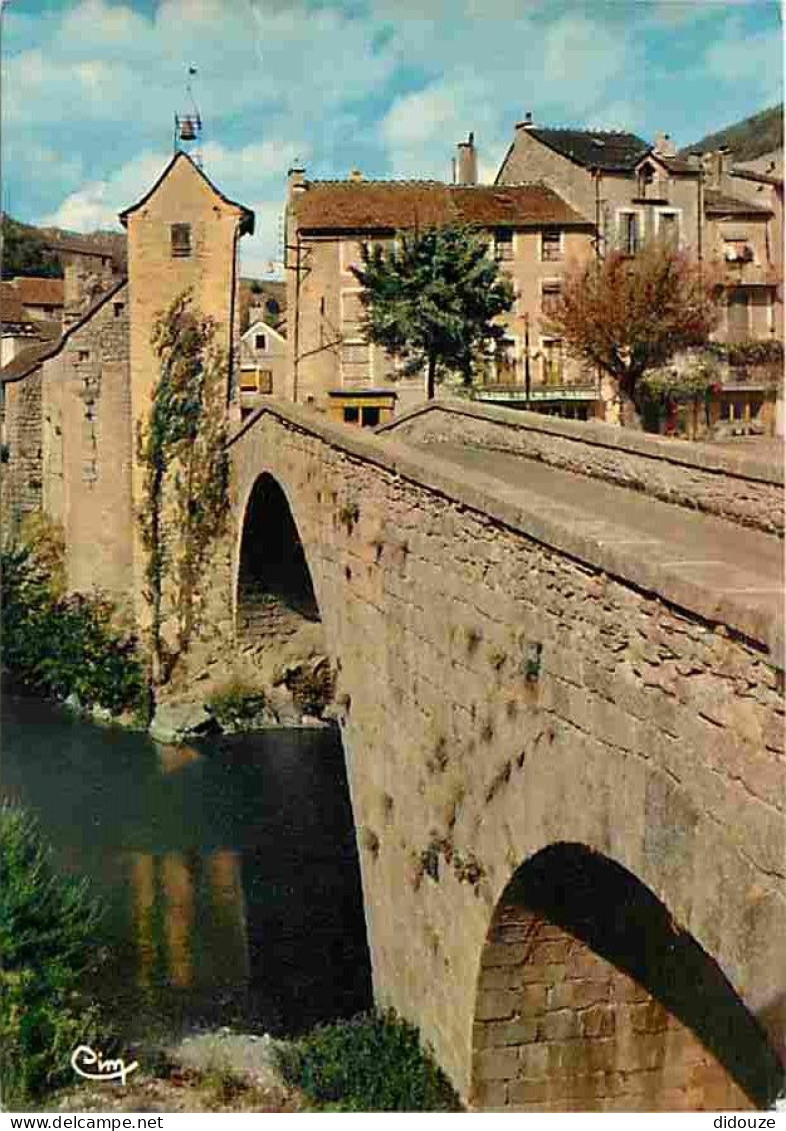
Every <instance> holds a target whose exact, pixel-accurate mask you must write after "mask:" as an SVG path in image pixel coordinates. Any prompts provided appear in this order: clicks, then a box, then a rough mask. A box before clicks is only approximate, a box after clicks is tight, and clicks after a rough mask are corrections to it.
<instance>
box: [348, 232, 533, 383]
mask: <svg viewBox="0 0 786 1131" xmlns="http://www.w3.org/2000/svg"><path fill="white" fill-rule="evenodd" d="M362 263H363V265H362V267H356V268H353V273H354V275H355V277H356V278H357V280H358V282H359V283H360V284H361V285H362V287H363V293H362V295H361V300H362V302H363V306H364V308H365V317H364V320H363V327H364V332H365V335H366V338H367V339H368V341H370V342H375V343H377V344H378V345H382V346H384V347H385V349H387V350H388V352H389V353H391V354H393V355H394V356H396V357H398V358H400V359H402V360H403V362H404V364H403V367H402V373H403V374H405V375H406V374H409V375H412V374H415V373H420V372H424V371H425V374H426V397H427V398H428V399H432V398H433V396H434V392H435V386H436V382H437V380H439V379H440V378H442V377H443V376H445V375H446V374H448V373H455V372H458V373H460V374H461V375H462V377H463V379H464V381H465V383H467V384H469V382H470V381H471V380H472V373H473V369H474V368H475V366H476V364H477V361H478V358H479V357H481V356H482V355H483V353H484V351H485V347H486V346H487V344H488V343H490V342H493V341H496V340H497V339H499V338H501V337H502V336H503V334H504V329H503V327H502V326H500V325H498V324H495V323H494V322H493V319H494V318H496V317H497V315H499V314H502V313H504V312H505V311H506V310H510V308H511V306H512V305H513V287H512V285H511V283H510V281H509V280H508V279H506V278H505V277H504V276H502V275H500V274H499V269H498V265H497V264H496V263H495V261H494V260H493V259H491V258H490V257H489V254H488V243H487V240H486V239H485V238H484V237H483V236H482V235H480V234H479V233H476V232H474V231H472V230H471V229H468V228H464V227H458V226H452V227H444V228H428V229H426V230H424V231H422V232H418V231H416V232H413V233H405V234H402V235H400V236H399V238H398V240H397V242H396V244H395V246H392V247H380V246H372V247H369V245H368V244H364V245H363V247H362Z"/></svg>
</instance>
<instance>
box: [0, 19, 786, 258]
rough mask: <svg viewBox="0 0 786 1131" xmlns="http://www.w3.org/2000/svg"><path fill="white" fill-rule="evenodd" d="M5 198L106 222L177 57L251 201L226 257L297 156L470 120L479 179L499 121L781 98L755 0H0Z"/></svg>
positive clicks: (54, 216)
mask: <svg viewBox="0 0 786 1131" xmlns="http://www.w3.org/2000/svg"><path fill="white" fill-rule="evenodd" d="M6 4H7V6H6V7H5V10H4V13H3V28H2V95H3V98H2V128H3V133H2V157H3V169H2V175H3V204H4V206H5V207H7V208H8V209H9V210H10V211H11V213H12V214H13V215H15V216H17V217H19V218H20V219H24V220H29V221H33V222H38V223H41V222H46V223H58V224H62V225H63V226H66V227H70V228H75V229H78V230H89V229H91V228H94V227H97V226H111V225H113V224H116V214H117V212H118V211H119V210H120V209H121V208H123V207H125V206H127V205H128V204H130V203H132V202H133V201H134V200H135V199H137V198H138V197H139V196H141V195H142V194H143V193H144V191H145V190H146V189H147V188H148V187H149V185H150V184H151V183H152V181H153V180H154V179H155V177H156V176H157V175H158V173H159V172H160V170H161V168H162V167H163V165H164V164H165V162H166V161H167V160H168V157H169V155H170V154H171V147H172V116H173V113H174V112H175V111H177V110H182V109H183V108H187V100H186V98H185V74H186V70H187V68H188V66H189V64H194V65H195V66H196V67H197V68H198V74H197V76H196V78H195V80H194V93H195V95H196V99H197V102H198V104H199V107H200V110H201V112H202V115H203V118H204V120H205V123H206V132H205V138H204V145H203V155H204V166H205V171H206V172H207V173H208V175H209V176H210V177H211V178H212V179H213V180H215V182H216V183H217V184H218V185H219V187H220V188H221V189H223V190H224V191H225V192H227V193H228V194H229V195H231V196H233V197H234V198H235V199H237V200H240V201H242V202H243V203H244V204H246V205H248V206H249V207H251V208H253V209H254V210H255V211H256V213H257V229H258V234H257V235H256V236H255V237H254V238H253V239H251V240H248V239H244V240H243V241H242V245H241V246H242V247H243V250H242V257H243V269H244V271H246V272H247V273H251V272H259V273H262V272H264V270H265V267H266V264H267V262H268V261H269V260H271V259H276V258H278V255H279V234H278V232H279V223H278V218H279V215H280V212H281V209H282V206H283V202H284V195H285V181H286V171H287V168H288V167H289V165H290V164H291V163H292V162H293V160H294V159H295V158H300V159H301V160H302V161H304V162H305V164H306V168H307V173H308V175H309V176H313V177H343V176H346V175H347V174H348V172H349V171H350V169H351V168H352V167H353V166H355V165H357V166H359V167H360V168H361V169H362V170H363V172H364V174H365V175H367V176H373V177H437V178H442V179H447V178H448V177H449V175H450V161H451V157H452V156H453V153H454V152H455V149H454V147H455V143H456V142H458V141H460V140H461V139H462V138H464V137H466V135H467V133H468V131H469V130H474V132H475V137H476V142H477V144H478V147H479V156H480V167H481V175H482V176H484V177H485V178H489V179H490V178H492V177H493V175H494V173H495V172H496V168H497V167H498V165H499V162H500V160H501V158H502V156H503V155H504V153H505V150H506V148H507V145H508V143H509V141H510V139H511V136H512V131H513V127H514V124H515V122H516V121H517V120H519V119H520V118H521V117H523V114H524V112H525V111H527V110H530V111H531V112H532V114H533V116H534V118H535V120H536V121H537V122H538V123H539V124H542V125H586V126H593V127H597V128H604V127H605V128H608V129H612V128H616V129H620V128H624V129H630V130H633V131H635V132H637V133H639V134H641V136H643V137H645V138H648V139H649V138H652V137H653V136H654V134H655V133H656V132H657V131H659V130H662V131H665V132H668V133H670V134H671V136H672V137H673V138H674V139H675V141H676V142H677V143H678V144H679V145H683V144H687V143H689V142H691V141H695V140H697V139H698V138H699V137H700V136H702V135H703V134H705V133H707V132H709V131H711V130H715V129H718V128H720V127H722V126H724V125H727V124H729V123H730V122H733V121H736V120H738V119H739V118H742V117H745V116H747V115H749V114H752V113H755V112H756V111H758V110H761V109H764V108H765V107H766V106H769V105H772V104H773V103H775V102H777V101H779V100H780V99H781V98H782V82H783V63H782V33H781V20H780V7H779V4H778V3H777V2H773V0H723V2H719V3H718V2H715V0H688V2H683V0H588V2H586V3H580V2H576V0H346V2H343V3H341V2H340V0H319V2H315V0H6Z"/></svg>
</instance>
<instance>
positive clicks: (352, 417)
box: [344, 405, 360, 424]
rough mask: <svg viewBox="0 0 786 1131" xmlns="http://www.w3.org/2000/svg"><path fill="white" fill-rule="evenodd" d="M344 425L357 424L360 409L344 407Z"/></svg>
mask: <svg viewBox="0 0 786 1131" xmlns="http://www.w3.org/2000/svg"><path fill="white" fill-rule="evenodd" d="M344 423H345V424H359V423H360V409H359V408H355V406H354V405H346V406H345V408H344Z"/></svg>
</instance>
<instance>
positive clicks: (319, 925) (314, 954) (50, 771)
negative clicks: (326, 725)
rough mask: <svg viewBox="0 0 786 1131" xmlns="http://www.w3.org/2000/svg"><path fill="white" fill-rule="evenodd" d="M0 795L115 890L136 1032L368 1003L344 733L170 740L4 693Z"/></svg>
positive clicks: (299, 1020)
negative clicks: (177, 743)
mask: <svg viewBox="0 0 786 1131" xmlns="http://www.w3.org/2000/svg"><path fill="white" fill-rule="evenodd" d="M0 797H2V798H5V799H9V800H12V801H14V802H20V803H22V804H24V805H25V806H26V807H27V808H29V809H30V810H32V811H33V812H34V813H35V814H36V815H37V816H38V817H39V819H40V821H41V824H42V826H43V828H44V830H45V832H46V834H47V836H48V838H49V840H50V842H51V843H52V845H53V846H54V849H55V858H56V861H57V863H58V866H59V867H61V868H62V869H63V870H64V871H68V872H72V873H76V874H81V875H86V876H88V877H89V878H90V879H91V881H92V883H93V887H94V888H95V890H96V891H97V892H98V894H100V895H101V897H102V898H103V900H104V902H105V904H106V908H107V912H106V916H105V920H104V925H103V928H102V938H100V939H96V945H104V946H107V947H108V948H109V961H108V963H107V964H106V966H105V968H104V973H103V975H102V977H101V984H100V987H99V989H100V995H101V996H103V997H104V998H105V999H106V1000H108V1001H109V1002H110V1003H111V1006H112V1013H113V1015H114V1016H115V1017H116V1018H117V1020H118V1021H119V1022H121V1023H122V1025H123V1028H124V1030H125V1032H126V1033H129V1031H131V1032H136V1033H138V1035H140V1036H141V1035H143V1033H146V1032H147V1033H149V1030H150V1028H151V1026H153V1027H154V1028H156V1029H160V1030H162V1031H163V1032H164V1033H167V1034H173V1033H180V1032H183V1031H185V1030H188V1029H190V1028H192V1027H194V1026H199V1025H203V1024H205V1025H230V1024H231V1025H236V1026H244V1027H246V1028H249V1029H252V1030H259V1031H266V1032H271V1033H273V1034H276V1035H283V1034H293V1033H297V1032H301V1031H303V1030H304V1029H306V1028H308V1027H310V1026H311V1025H313V1024H314V1023H315V1022H317V1021H320V1020H327V1019H330V1018H333V1017H337V1016H348V1015H350V1014H352V1013H353V1012H356V1011H357V1010H360V1009H364V1008H367V1007H368V1006H369V1005H370V1002H371V987H370V972H369V960H368V951H367V947H366V937H365V924H364V919H363V908H362V898H361V890H360V876H359V869H358V861H357V851H356V843H355V836H354V831H353V824H352V812H351V808H350V801H349V794H348V789H347V782H346V773H345V769H344V756H343V751H342V749H341V741H340V738H339V736H338V734H337V733H336V732H334V731H329V730H300V731H286V730H276V731H267V732H264V733H261V734H256V735H253V736H250V735H248V736H243V737H236V738H231V739H229V738H224V739H216V740H211V741H210V742H201V743H199V744H195V745H194V746H185V747H161V746H157V745H156V744H155V743H153V742H152V741H151V740H150V739H149V738H148V737H147V736H146V735H143V734H134V733H130V732H126V731H122V730H120V729H116V728H103V727H98V726H94V725H92V724H89V723H85V722H83V721H80V720H75V719H72V718H70V717H68V716H67V715H65V714H64V713H63V712H62V711H60V710H59V709H58V708H57V707H55V706H52V705H49V704H46V703H41V702H39V701H34V700H30V699H25V698H22V697H18V696H14V695H12V694H5V695H3V700H2V759H1V760H0Z"/></svg>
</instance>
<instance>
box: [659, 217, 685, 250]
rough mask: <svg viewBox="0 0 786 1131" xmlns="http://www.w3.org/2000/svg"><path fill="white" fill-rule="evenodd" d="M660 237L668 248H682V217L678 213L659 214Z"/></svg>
mask: <svg viewBox="0 0 786 1131" xmlns="http://www.w3.org/2000/svg"><path fill="white" fill-rule="evenodd" d="M658 235H659V236H660V238H661V240H662V242H663V243H664V244H665V245H666V247H671V248H674V249H676V248H678V247H679V246H680V217H679V213H678V212H659V213H658Z"/></svg>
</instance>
